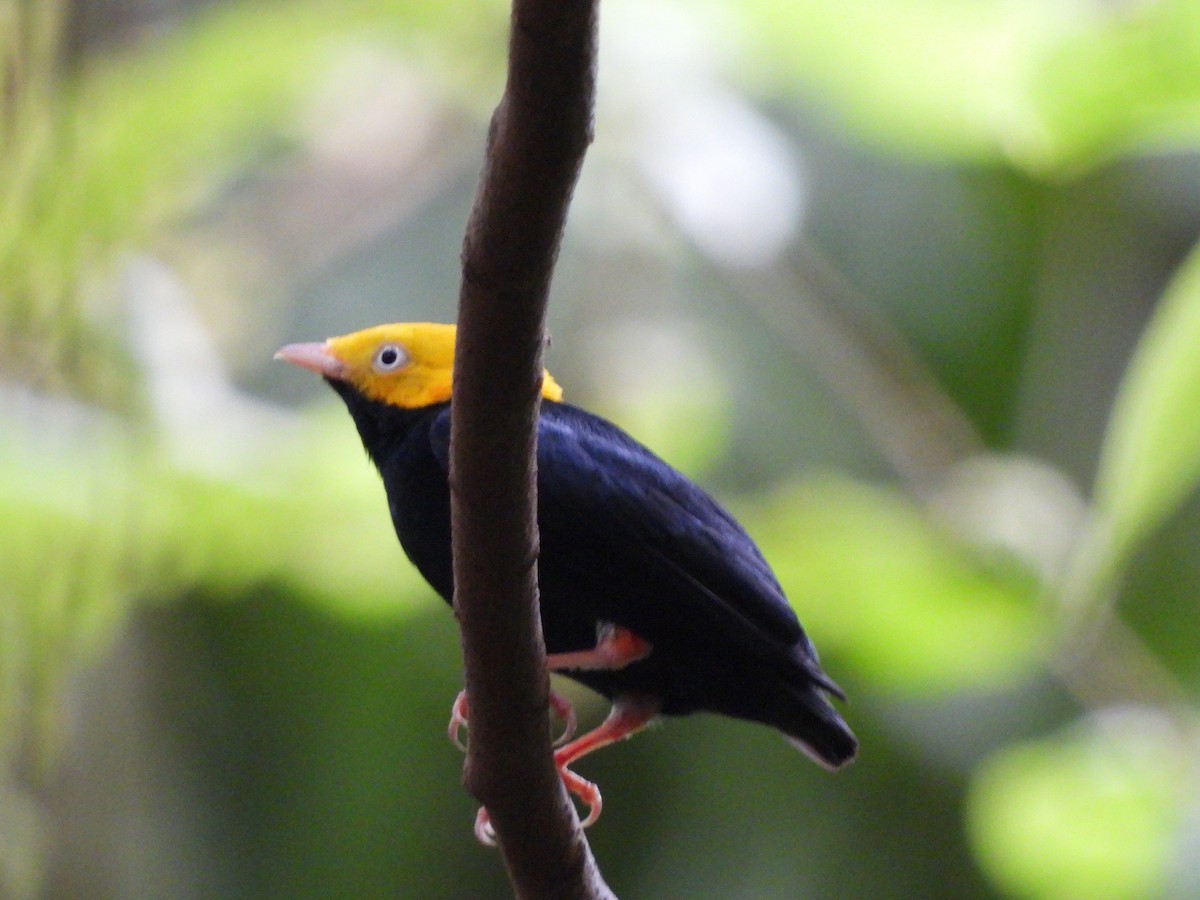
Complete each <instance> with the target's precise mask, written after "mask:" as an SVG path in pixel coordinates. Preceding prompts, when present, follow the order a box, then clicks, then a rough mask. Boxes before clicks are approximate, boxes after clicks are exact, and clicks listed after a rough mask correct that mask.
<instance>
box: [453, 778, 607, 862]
mask: <svg viewBox="0 0 1200 900" xmlns="http://www.w3.org/2000/svg"><path fill="white" fill-rule="evenodd" d="M558 776H559V778H561V779H562V783H563V787H565V788H566V789H567V792H568V793H569V794H571V795H572V796H574V797H577V798H579V802H580V803H582V804H583V805H584V806H586V807H587V816H586V817H584V818H583V819H581V820H580V823H579V824H580V825H582V826H583V827H584V828H587V827H589V826H591V825H592V824H593V823H594V822H595V821H596V820H597V819H598V818H600V811H601V810H602V809H603V808H604V800H603V799H602V798H601V796H600V788H598V787H596V785H594V784H593V783H592V782H590V781H588V780H587V779H586V778H581V777H580V776H578V775H576V774H575V773H574V772H572V771H571V770H570V769H568V768H567V767H566V766H561V765H560V766H559V767H558ZM475 840H477V841H479V843H481V844H483V846H485V847H495V846H496V829H495V828H493V827H492V817H491V815H490V814H489V813H488V811H487V807H486V806H481V807H479V812H477V813H476V814H475Z"/></svg>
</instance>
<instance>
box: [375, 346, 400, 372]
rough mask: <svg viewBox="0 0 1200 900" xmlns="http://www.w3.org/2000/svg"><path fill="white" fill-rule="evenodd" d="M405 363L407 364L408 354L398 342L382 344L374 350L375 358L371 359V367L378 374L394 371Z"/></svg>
mask: <svg viewBox="0 0 1200 900" xmlns="http://www.w3.org/2000/svg"><path fill="white" fill-rule="evenodd" d="M406 365H408V354H407V353H405V352H404V348H403V347H401V346H400V345H399V344H384V345H383V346H382V347H380V348H379V349H378V350H376V351H375V358H374V359H373V360H371V368H372V369H374V370H375V371H376V372H378V373H379V374H380V375H385V374H387V373H388V372H395V371H396V370H397V369H400V368H403V367H404V366H406Z"/></svg>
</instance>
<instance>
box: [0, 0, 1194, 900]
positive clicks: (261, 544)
mask: <svg viewBox="0 0 1200 900" xmlns="http://www.w3.org/2000/svg"><path fill="white" fill-rule="evenodd" d="M506 27H507V10H506V8H505V6H504V4H502V3H498V2H491V0H476V2H466V0H446V2H442V3H436V4H431V3H420V2H403V0H348V2H345V3H341V4H328V3H321V2H316V0H312V2H304V0H302V2H291V3H281V2H251V0H239V2H233V0H225V2H208V3H184V2H151V0H140V2H130V3H124V4H110V3H103V2H79V3H75V4H71V3H66V2H62V0H52V2H37V3H32V2H23V0H9V2H7V3H2V4H0V38H2V43H0V53H2V54H3V65H0V78H2V79H3V85H2V88H3V90H2V91H0V113H2V120H0V123H2V128H3V133H2V134H0V896H5V897H8V896H12V897H15V898H31V897H78V896H88V897H117V898H125V897H131V898H132V897H213V896H221V897H289V898H290V897H314V898H316V897H331V896H354V897H375V896H402V897H448V898H457V897H475V896H503V895H504V894H505V893H506V892H507V886H506V880H505V877H504V874H503V871H502V868H501V865H500V862H499V858H498V856H497V855H496V854H495V853H494V852H492V851H488V850H485V849H483V848H481V847H479V846H478V845H477V844H476V843H475V842H474V839H473V838H472V836H471V823H472V819H473V816H474V805H473V801H472V800H471V798H470V797H468V796H467V795H466V793H465V792H464V791H463V790H462V789H461V786H460V775H461V757H460V756H459V754H458V753H457V752H456V751H455V750H454V749H453V747H452V746H451V745H450V744H449V743H448V742H446V740H445V731H444V728H445V722H446V718H447V716H448V714H449V709H450V703H451V701H452V699H453V698H454V695H455V693H456V692H457V690H458V688H459V687H460V685H461V672H460V668H461V663H460V659H459V655H458V643H457V636H456V632H455V627H454V622H453V618H452V617H451V616H450V614H449V612H448V610H447V609H446V608H445V607H444V605H443V604H442V603H441V601H440V600H438V599H437V598H436V597H435V596H434V595H433V593H432V591H431V590H430V589H429V588H428V587H426V586H425V585H424V583H423V582H422V581H421V580H420V579H419V577H418V576H417V575H416V574H415V572H414V571H413V570H412V569H411V567H410V566H409V565H408V563H407V562H406V561H405V559H404V557H403V554H402V553H401V551H400V549H399V547H398V546H397V545H396V543H395V540H394V537H393V536H392V533H391V528H390V524H389V522H388V519H387V511H386V504H385V502H384V499H383V494H382V490H381V488H380V486H379V485H378V483H377V478H376V476H375V475H374V472H373V471H372V470H371V468H370V466H369V464H368V463H367V462H366V460H365V458H364V455H363V453H362V450H361V447H360V446H359V445H358V441H357V437H356V435H355V433H354V430H353V427H352V426H351V423H350V422H349V420H348V418H347V417H346V415H345V413H344V411H343V410H341V409H339V404H338V402H337V400H336V398H335V397H333V396H332V394H330V392H328V391H327V390H326V389H324V388H323V386H322V385H321V384H320V382H319V381H318V380H317V379H315V378H312V377H309V376H308V375H307V374H305V373H302V372H298V371H296V370H294V369H291V368H290V367H285V366H281V365H279V364H274V365H272V364H271V362H270V357H271V354H272V353H273V352H274V350H275V349H276V348H277V347H278V346H279V345H281V344H283V343H286V342H289V341H296V340H315V339H320V338H323V337H325V336H327V335H331V334H339V333H344V332H347V331H352V330H355V329H357V328H361V327H365V326H367V325H371V324H375V323H376V322H380V321H388V320H409V321H419V320H434V321H439V320H440V321H448V320H451V319H452V318H453V316H454V312H455V297H456V291H457V278H458V272H457V265H458V251H459V244H460V241H461V235H462V230H463V226H464V223H465V219H466V215H467V211H468V209H469V204H470V199H471V194H472V190H473V186H474V181H475V177H476V174H477V171H478V167H479V163H480V159H481V157H482V139H483V135H484V133H485V128H486V121H487V116H488V115H489V113H490V111H491V108H492V107H493V105H494V104H495V102H496V100H497V99H498V97H499V95H500V91H501V87H502V74H503V63H504V46H505V30H506ZM601 45H602V54H601V62H600V85H599V94H600V96H599V107H598V111H597V122H596V140H595V143H594V145H593V146H592V148H591V150H590V152H589V156H588V160H587V162H586V164H585V170H584V175H583V178H582V181H581V183H580V186H579V189H578V192H577V196H576V200H575V204H574V206H573V209H572V215H571V220H570V223H569V227H568V232H567V235H566V241H565V245H564V248H563V252H562V258H561V262H560V266H559V270H558V274H557V276H556V280H555V285H554V291H553V296H552V301H551V311H550V324H551V331H552V336H553V343H552V345H551V347H550V349H549V352H548V356H547V364H548V366H549V368H550V370H551V371H552V372H553V373H554V374H555V376H556V377H557V378H558V380H559V381H560V382H561V383H562V384H563V385H564V387H565V389H566V392H567V398H568V399H569V400H571V401H573V402H576V403H579V404H580V405H583V406H585V407H588V408H590V409H592V410H594V411H597V412H599V413H602V414H604V415H606V416H608V417H610V418H612V419H614V420H615V421H617V422H618V423H619V424H621V425H623V426H624V427H625V428H626V429H627V430H629V431H630V432H631V433H632V434H634V435H635V436H636V437H638V438H639V439H641V440H643V441H644V442H646V443H647V444H649V445H650V446H651V447H653V448H654V449H656V450H657V451H658V452H659V453H661V454H662V455H663V456H665V457H666V458H667V459H668V460H670V461H672V462H673V463H674V464H676V465H677V466H679V467H680V468H682V469H683V470H684V471H686V472H688V473H689V474H691V475H692V476H693V477H695V478H697V479H698V480H700V481H701V482H702V483H703V484H704V485H705V486H706V487H708V488H709V489H710V490H711V491H712V492H713V493H714V494H715V495H716V496H717V497H719V498H720V499H721V500H722V501H723V502H725V503H726V504H727V505H728V506H729V507H730V508H731V509H732V510H733V511H734V512H735V513H736V514H737V515H738V516H739V518H740V519H741V520H742V521H743V522H744V523H745V525H746V526H747V528H748V529H749V530H750V532H751V533H752V534H753V535H754V536H755V538H756V539H757V540H758V541H759V542H760V544H761V546H762V548H763V550H764V552H765V554H766V555H767V557H768V559H770V560H771V562H772V564H773V566H774V567H775V568H776V570H777V573H778V575H779V577H780V580H781V581H782V583H783V584H784V586H785V588H786V589H787V591H788V594H789V597H790V599H791V600H792V602H793V604H794V606H795V607H796V610H797V612H798V613H799V614H800V616H801V618H802V619H803V621H804V623H805V625H806V627H807V628H808V630H809V632H810V633H811V635H812V636H813V638H814V640H815V641H816V643H817V645H818V647H819V648H820V649H821V652H822V661H823V663H824V664H825V667H826V668H827V670H828V671H829V672H830V673H831V675H832V676H833V677H834V678H835V679H836V680H837V681H838V682H839V683H840V684H841V685H842V686H843V687H844V688H845V689H846V691H847V693H848V695H849V696H850V702H849V704H848V705H846V706H845V707H844V712H845V715H846V717H847V719H848V720H849V721H850V722H851V724H852V725H853V727H854V728H855V730H856V731H857V733H858V735H859V737H860V739H861V741H862V753H861V758H860V759H859V761H858V762H857V763H856V764H855V765H854V766H852V767H851V768H849V769H847V770H845V771H843V772H841V773H839V774H837V775H836V776H830V775H829V774H827V773H825V772H823V771H821V770H819V769H817V768H816V767H815V766H812V765H810V764H809V763H808V761H807V760H805V759H804V758H802V757H801V756H799V755H798V754H796V753H795V752H794V751H793V750H792V749H790V748H789V747H788V746H787V745H785V744H784V742H783V741H781V740H780V739H779V738H778V736H777V735H774V734H772V733H770V732H768V731H766V730H765V729H762V728H757V727H754V726H750V725H747V724H745V723H739V722H730V721H724V720H717V719H714V718H711V717H695V718H690V719H686V720H673V721H669V722H666V723H664V724H663V725H662V726H661V727H658V728H655V729H652V730H651V731H649V732H648V733H646V734H645V735H643V736H640V737H639V738H637V739H636V740H634V741H631V742H630V743H628V744H622V745H620V746H619V747H615V748H612V749H610V750H607V751H605V752H604V753H601V754H598V755H597V756H596V757H594V758H589V760H588V761H587V762H586V763H584V764H583V765H582V766H581V767H580V771H581V774H583V775H585V776H586V777H588V778H589V779H592V780H595V781H597V782H598V783H599V784H600V785H601V787H602V788H603V790H604V796H605V801H606V802H605V812H604V816H603V817H602V818H601V820H600V821H599V823H598V824H597V825H596V826H594V827H593V828H592V829H591V832H590V837H591V840H592V845H593V848H594V850H595V852H596V855H597V858H598V860H599V863H600V865H601V868H602V870H603V872H604V873H605V876H606V878H607V880H608V881H609V883H610V884H611V885H612V886H613V888H614V889H615V890H616V891H617V893H618V894H620V895H621V896H623V897H697V896H711V897H746V898H772V897H780V898H794V897H831V898H832V897H897V898H901V897H921V898H927V897H955V898H960V897H993V896H1002V897H1018V898H1024V897H1028V898H1078V897H1088V898H1105V897H1111V898H1124V897H1129V898H1139V897H1156V896H1164V897H1183V896H1191V895H1194V894H1195V893H1196V892H1200V864H1198V863H1197V860H1198V859H1200V854H1197V852H1196V849H1197V846H1198V843H1197V840H1198V839H1197V835H1198V834H1200V804H1198V802H1197V799H1198V797H1197V789H1196V785H1197V783H1198V775H1200V772H1198V770H1197V760H1200V732H1198V729H1197V722H1196V719H1197V690H1198V689H1200V654H1197V653H1196V635H1197V633H1198V631H1200V603H1198V602H1197V598H1198V596H1200V562H1198V560H1200V555H1198V554H1197V553H1196V547H1197V540H1198V539H1200V505H1198V504H1197V502H1196V498H1195V490H1194V489H1195V485H1196V481H1197V478H1198V477H1200V350H1198V348H1200V258H1198V257H1195V255H1194V254H1193V252H1192V251H1193V246H1194V244H1195V242H1196V237H1197V233H1198V231H1200V156H1197V153H1196V148H1197V145H1198V143H1200V4H1197V3H1195V2H1183V0H1175V2H1170V0H1159V2H1148V3H1137V4H1098V3H1087V2H1082V0H1078V2H1073V0H1057V2H1039V0H985V2H953V0H874V2H867V0H847V2H844V3H840V4H828V3H817V2H808V0H790V2H787V3H783V2H779V3H773V2H761V3H738V2H735V0H705V2H689V3H683V2H667V0H636V2H635V0H606V2H605V3H604V5H603V10H602V26H601ZM560 687H562V688H563V689H564V690H566V691H568V692H569V693H570V695H571V696H572V697H573V698H574V699H575V700H576V702H577V703H578V704H579V708H580V710H581V712H582V713H583V716H584V718H585V720H586V721H587V722H589V723H590V722H594V721H596V720H598V719H599V718H600V717H601V716H602V715H603V713H604V710H603V708H602V707H601V706H600V704H599V703H598V701H597V700H596V699H595V698H592V697H589V696H588V695H587V694H586V692H583V691H582V690H580V689H576V688H575V687H574V686H572V685H569V684H567V683H563V684H562V685H560Z"/></svg>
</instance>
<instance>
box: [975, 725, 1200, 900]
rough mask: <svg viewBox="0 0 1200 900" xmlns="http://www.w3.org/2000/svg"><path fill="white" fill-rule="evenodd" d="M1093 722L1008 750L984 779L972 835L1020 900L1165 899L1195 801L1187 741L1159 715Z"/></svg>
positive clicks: (987, 767)
mask: <svg viewBox="0 0 1200 900" xmlns="http://www.w3.org/2000/svg"><path fill="white" fill-rule="evenodd" d="M1091 724H1092V725H1093V726H1094V727H1092V728H1087V729H1085V728H1079V727H1077V728H1074V729H1072V730H1070V731H1068V732H1065V733H1062V734H1059V735H1056V736H1054V737H1051V738H1047V739H1045V740H1042V741H1036V742H1032V743H1027V744H1019V745H1015V746H1011V747H1007V748H1005V749H1003V750H1001V751H1000V752H999V753H998V754H996V755H995V756H994V757H992V758H991V759H990V760H988V761H987V762H986V763H984V765H983V766H981V767H980V769H979V770H978V771H977V773H976V776H975V780H974V783H973V785H972V787H971V791H970V794H969V796H968V815H969V828H970V833H971V838H972V841H973V842H974V844H975V847H976V848H977V852H978V854H979V857H980V860H981V861H982V863H983V865H984V866H985V868H986V869H987V871H988V872H989V874H990V875H991V876H992V877H993V878H994V879H995V880H996V882H997V883H998V884H999V885H1000V886H1001V887H1002V888H1003V889H1004V890H1005V892H1006V893H1008V894H1010V895H1011V896H1015V897H1036V898H1042V900H1057V898H1062V900H1068V898H1078V897H1089V898H1095V900H1103V898H1126V897H1157V896H1165V894H1164V887H1165V886H1166V881H1167V877H1168V866H1169V865H1170V863H1171V860H1172V857H1173V855H1174V852H1175V848H1176V843H1177V841H1178V839H1179V827H1180V824H1181V821H1182V817H1183V814H1184V811H1185V810H1184V807H1185V804H1186V802H1187V796H1186V794H1184V793H1181V792H1180V790H1179V785H1180V784H1181V783H1182V781H1183V776H1184V772H1185V769H1186V767H1187V762H1188V761H1187V760H1186V758H1185V757H1184V755H1183V754H1182V753H1181V750H1180V747H1181V744H1180V742H1179V739H1178V737H1177V736H1176V735H1174V734H1173V733H1172V732H1171V731H1170V730H1169V728H1168V727H1167V726H1166V724H1165V723H1164V722H1163V721H1161V720H1159V719H1157V718H1156V717H1155V716H1154V715H1153V714H1151V713H1137V712H1128V713H1123V714H1120V715H1115V714H1110V716H1109V717H1106V718H1104V719H1100V720H1098V721H1094V722H1093V723H1091Z"/></svg>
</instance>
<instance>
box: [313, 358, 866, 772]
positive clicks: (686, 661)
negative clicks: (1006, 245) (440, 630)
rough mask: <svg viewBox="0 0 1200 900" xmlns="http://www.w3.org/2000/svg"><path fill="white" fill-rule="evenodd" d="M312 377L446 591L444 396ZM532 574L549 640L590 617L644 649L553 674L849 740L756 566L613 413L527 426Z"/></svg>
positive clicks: (747, 548)
mask: <svg viewBox="0 0 1200 900" xmlns="http://www.w3.org/2000/svg"><path fill="white" fill-rule="evenodd" d="M326 380H327V381H328V382H329V384H330V385H331V386H332V387H333V388H334V390H336V391H337V392H338V394H339V395H340V396H341V397H342V399H343V400H344V401H345V403H346V405H347V407H348V408H349V411H350V414H351V416H352V418H353V419H354V422H355V424H356V426H357V427H358V431H359V434H360V436H361V437H362V440H363V444H364V446H365V447H366V450H367V452H368V454H369V455H370V457H371V459H372V460H373V461H374V463H375V464H376V466H377V467H378V469H379V472H380V474H381V476H382V478H383V482H384V485H385V487H386V490H387V497H388V504H389V508H390V510H391V516H392V522H393V524H394V526H395V529H396V534H397V536H398V537H399V539H400V543H401V545H402V546H403V548H404V550H405V552H406V553H407V554H408V556H409V558H410V559H411V560H412V562H413V563H414V564H415V565H416V567H417V568H418V569H419V570H420V572H421V574H422V575H423V576H424V577H425V578H426V579H427V580H428V581H429V583H430V584H431V585H432V586H433V588H434V589H435V590H436V591H437V592H438V593H439V594H441V595H442V597H444V598H446V600H448V601H449V600H450V598H451V597H452V595H453V575H452V566H451V552H450V495H449V488H448V483H447V472H448V469H449V439H450V405H449V403H448V402H442V403H437V404H434V405H430V406H424V407H419V408H404V407H401V406H397V405H393V404H390V403H386V402H383V401H380V400H374V399H369V398H368V397H367V396H365V395H364V394H363V393H360V392H359V390H358V389H357V388H356V387H354V386H353V385H352V384H351V383H349V382H348V381H346V380H342V379H340V378H330V377H327V378H326ZM537 462H538V524H539V530H540V535H541V554H540V557H539V560H538V577H539V586H540V590H541V610H542V628H543V632H544V635H545V640H546V647H547V651H548V652H549V653H562V652H567V651H573V650H586V649H589V648H591V647H593V646H594V645H595V644H596V640H597V633H598V629H599V628H600V627H601V626H604V625H606V624H614V625H617V626H621V627H623V628H625V629H628V630H629V631H631V632H633V633H634V634H636V635H638V636H640V637H642V638H644V639H645V640H647V641H649V642H650V644H651V645H652V648H653V649H652V651H651V652H650V654H649V655H648V656H647V657H646V658H645V659H641V660H639V661H637V662H633V663H631V664H629V665H627V666H625V667H623V668H620V669H616V670H609V671H581V670H569V671H565V672H564V673H563V674H565V675H567V676H568V677H570V678H573V679H575V680H577V681H579V682H581V683H583V684H585V685H587V686H588V687H590V688H592V689H593V690H596V691H598V692H599V693H601V694H603V695H605V696H606V697H608V698H610V699H612V700H614V701H619V700H621V699H623V698H648V699H650V700H652V701H654V702H655V703H656V704H657V705H658V706H659V709H660V711H661V712H662V713H663V714H664V715H684V714H687V713H692V712H700V711H707V712H715V713H720V714H723V715H726V716H731V717H733V718H738V719H746V720H750V721H754V722H761V723H763V724H766V725H770V726H772V727H774V728H777V729H779V730H780V731H781V732H783V733H784V734H785V735H786V736H788V737H789V738H791V739H792V740H793V742H794V743H796V744H797V745H798V746H799V747H800V748H801V749H803V750H805V751H806V752H808V753H809V754H810V755H812V756H813V757H814V758H815V759H816V760H817V761H818V762H820V763H822V764H823V765H825V766H827V767H830V768H837V767H839V766H841V765H843V764H845V763H846V762H848V761H849V760H850V759H852V758H853V756H854V754H855V752H856V749H857V741H856V740H855V738H854V736H853V734H852V733H851V731H850V729H849V728H848V727H847V725H846V723H845V722H844V721H843V720H842V718H841V717H840V716H839V715H838V713H837V712H836V710H834V708H833V707H832V706H831V705H830V703H829V700H828V697H827V695H834V696H837V697H841V696H842V693H841V691H840V690H839V689H838V688H837V686H836V685H835V684H834V683H833V682H832V681H831V680H830V679H829V678H828V677H827V676H826V675H825V674H824V673H823V672H822V670H821V668H820V666H819V664H818V661H817V655H816V652H815V650H814V648H813V645H812V643H811V642H810V641H809V639H808V637H807V636H806V635H805V633H804V630H803V628H802V627H801V625H800V622H799V620H798V619H797V618H796V615H795V613H794V612H793V611H792V609H791V606H790V605H789V604H788V602H787V599H786V598H785V596H784V594H783V590H782V589H781V588H780V586H779V582H778V581H777V579H776V578H775V576H774V574H773V573H772V571H771V569H770V566H769V565H768V564H767V562H766V560H765V559H764V558H763V556H762V554H761V553H760V552H759V550H758V548H757V547H756V546H755V544H754V542H753V541H752V540H751V539H750V537H749V536H748V535H747V534H746V532H745V530H744V529H743V528H742V527H741V526H740V525H739V524H738V523H737V522H736V521H735V520H734V518H733V517H732V516H731V515H730V514H729V513H727V512H726V511H725V510H724V509H722V508H721V507H720V506H719V505H718V504H717V503H716V502H715V501H714V500H713V499H712V498H711V497H710V496H709V495H708V494H707V493H705V492H704V491H703V490H702V489H701V488H700V487H699V486H697V485H696V484H695V483H693V482H692V481H691V480H689V479H688V478H686V477H685V476H684V475H682V474H681V473H679V472H678V471H676V470H675V469H673V468H672V467H670V466H669V465H667V464H666V463H665V462H663V461H662V460H661V459H659V458H658V457H657V456H655V455H654V454H653V453H651V452H650V451H649V450H648V449H646V448H645V447H643V446H642V445H641V444H639V443H637V442H636V441H634V440H633V439H632V438H630V437H629V436H628V435H626V434H625V433H624V432H623V431H621V430H620V429H619V428H617V427H616V426H615V425H612V424H611V423H609V422H607V421H605V420H603V419H601V418H599V417H597V416H594V415H592V414H590V413H588V412H585V411H584V410H582V409H579V408H577V407H574V406H571V405H569V404H565V403H559V402H553V401H546V402H544V403H543V404H542V412H541V416H540V419H539V425H538V460H537Z"/></svg>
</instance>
